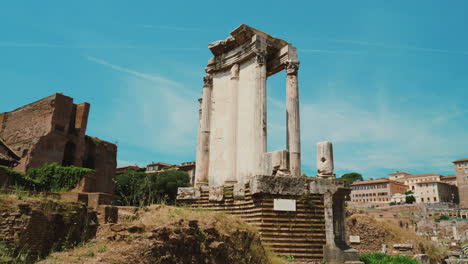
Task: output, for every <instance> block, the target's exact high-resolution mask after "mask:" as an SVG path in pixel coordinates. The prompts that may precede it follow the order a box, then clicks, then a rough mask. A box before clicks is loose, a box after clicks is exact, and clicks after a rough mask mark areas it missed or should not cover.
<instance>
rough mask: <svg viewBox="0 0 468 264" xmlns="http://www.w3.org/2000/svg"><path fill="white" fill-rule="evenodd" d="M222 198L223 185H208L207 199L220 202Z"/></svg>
mask: <svg viewBox="0 0 468 264" xmlns="http://www.w3.org/2000/svg"><path fill="white" fill-rule="evenodd" d="M223 199H224V187H223V186H212V187H209V200H210V201H216V202H221V201H222V200H223Z"/></svg>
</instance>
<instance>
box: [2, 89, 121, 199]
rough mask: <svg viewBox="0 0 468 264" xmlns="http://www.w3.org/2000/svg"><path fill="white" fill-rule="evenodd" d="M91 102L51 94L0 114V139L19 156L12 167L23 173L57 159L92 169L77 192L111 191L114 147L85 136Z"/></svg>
mask: <svg viewBox="0 0 468 264" xmlns="http://www.w3.org/2000/svg"><path fill="white" fill-rule="evenodd" d="M89 109H90V105H89V104H88V103H81V104H74V103H73V98H71V97H68V96H65V95H63V94H60V93H56V94H53V95H51V96H48V97H46V98H43V99H41V100H38V101H36V102H33V103H31V104H28V105H25V106H22V107H20V108H18V109H16V110H13V111H11V112H5V113H1V114H0V138H1V139H3V140H4V142H5V143H6V145H8V147H9V148H11V149H12V150H13V151H14V152H15V153H16V154H18V156H20V161H19V164H18V165H17V166H15V167H14V169H15V170H18V171H20V172H26V171H27V170H28V169H29V168H37V167H40V166H42V165H44V164H49V163H52V162H56V163H58V164H60V165H64V166H68V165H74V166H77V167H85V168H90V169H94V170H95V173H94V174H93V175H91V177H87V178H86V179H85V180H84V182H82V183H81V185H80V186H81V187H80V188H79V191H82V192H102V193H108V194H113V192H114V182H113V177H114V174H115V168H116V165H117V162H116V154H117V146H116V145H114V144H112V143H109V142H106V141H102V140H100V139H97V138H93V137H89V136H86V134H85V133H86V126H87V122H88V114H89Z"/></svg>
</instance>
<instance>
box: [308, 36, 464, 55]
mask: <svg viewBox="0 0 468 264" xmlns="http://www.w3.org/2000/svg"><path fill="white" fill-rule="evenodd" d="M319 40H324V41H329V42H338V43H348V44H353V45H361V46H373V47H379V48H385V49H399V50H409V51H418V52H432V53H445V54H455V55H468V51H464V50H450V49H436V48H426V47H411V46H407V45H398V44H388V43H379V42H369V41H361V40H349V39H323V38H319ZM304 50H307V49H304Z"/></svg>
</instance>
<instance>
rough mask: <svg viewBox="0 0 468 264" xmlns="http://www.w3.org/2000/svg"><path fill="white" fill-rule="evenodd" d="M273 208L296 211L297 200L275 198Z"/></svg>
mask: <svg viewBox="0 0 468 264" xmlns="http://www.w3.org/2000/svg"><path fill="white" fill-rule="evenodd" d="M273 210H275V211H292V212H295V211H296V200H294V199H274V201H273Z"/></svg>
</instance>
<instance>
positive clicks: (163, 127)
mask: <svg viewBox="0 0 468 264" xmlns="http://www.w3.org/2000/svg"><path fill="white" fill-rule="evenodd" d="M86 59H88V60H89V61H91V62H93V63H96V64H99V65H102V66H105V67H108V68H109V69H112V70H115V71H117V72H120V73H122V75H121V76H119V77H118V79H117V80H118V81H119V82H120V83H121V85H120V86H119V88H118V89H116V90H115V93H114V94H113V100H114V105H115V108H114V109H113V111H112V112H113V114H114V116H113V118H112V119H110V120H106V124H105V127H106V128H107V129H108V133H112V134H113V135H114V137H115V138H116V139H118V140H119V141H121V142H125V143H126V144H129V145H132V146H135V147H138V148H140V149H145V150H146V151H148V152H151V153H164V155H162V156H165V159H169V158H168V157H169V156H171V155H172V156H174V155H178V156H180V157H187V158H186V159H189V160H191V159H193V158H194V156H195V155H194V154H195V148H196V133H197V120H198V101H197V100H196V98H198V94H197V93H196V92H194V91H192V90H190V89H189V88H187V87H185V86H183V85H182V84H181V83H179V82H177V81H173V80H171V79H169V78H167V77H164V76H162V75H155V74H147V73H142V72H140V71H137V70H134V69H130V68H127V67H123V66H120V65H117V64H113V63H110V62H108V61H106V60H103V59H99V58H96V57H93V56H87V57H86ZM122 120H125V122H122ZM148 158H149V159H151V158H153V157H148ZM123 160H132V159H131V158H128V157H126V158H124V159H123ZM132 163H133V161H132ZM120 164H125V162H121V163H119V165H120Z"/></svg>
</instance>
